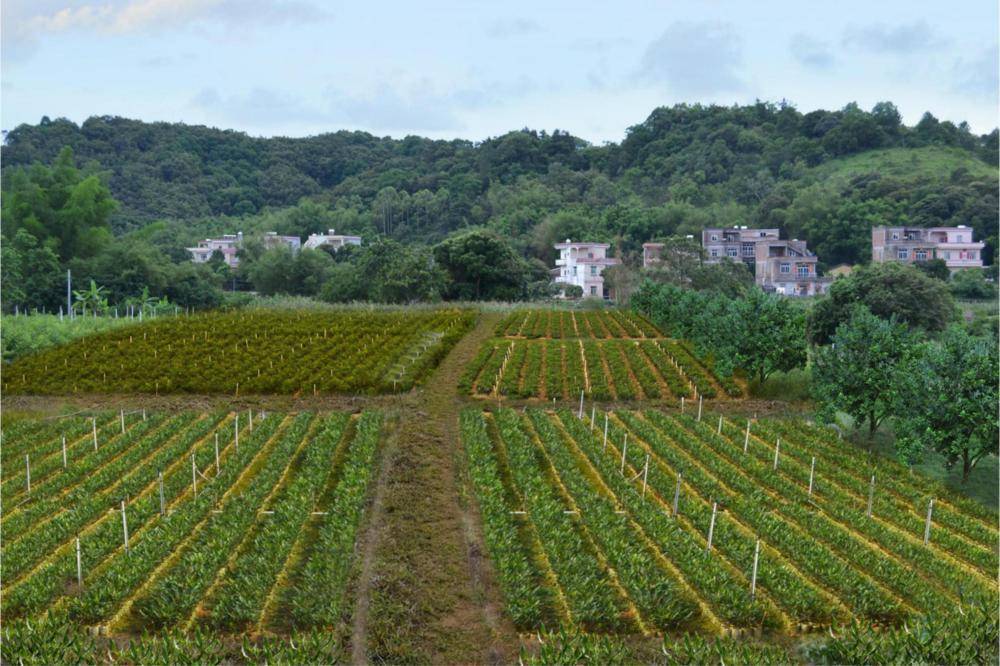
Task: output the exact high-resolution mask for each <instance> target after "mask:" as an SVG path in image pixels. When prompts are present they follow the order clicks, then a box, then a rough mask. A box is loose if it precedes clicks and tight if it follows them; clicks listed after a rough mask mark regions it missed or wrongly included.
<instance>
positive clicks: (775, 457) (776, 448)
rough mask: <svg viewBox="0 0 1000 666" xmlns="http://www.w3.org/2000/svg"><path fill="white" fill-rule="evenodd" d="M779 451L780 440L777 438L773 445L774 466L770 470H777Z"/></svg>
mask: <svg viewBox="0 0 1000 666" xmlns="http://www.w3.org/2000/svg"><path fill="white" fill-rule="evenodd" d="M780 450H781V438H780V437H779V438H778V441H776V442H775V443H774V465H773V466H772V467H771V469H778V452H779V451H780Z"/></svg>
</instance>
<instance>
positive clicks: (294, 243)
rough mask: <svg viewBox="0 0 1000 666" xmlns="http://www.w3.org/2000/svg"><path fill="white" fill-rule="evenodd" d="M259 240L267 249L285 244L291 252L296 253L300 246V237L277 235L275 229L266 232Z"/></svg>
mask: <svg viewBox="0 0 1000 666" xmlns="http://www.w3.org/2000/svg"><path fill="white" fill-rule="evenodd" d="M261 242H263V243H264V247H265V248H266V249H268V250H273V249H274V248H276V247H281V246H282V245H285V246H287V247H288V249H289V250H291V251H292V254H297V253H298V251H299V248H301V247H302V239H301V238H299V237H298V236H279V235H278V232H276V231H268V232H266V233H265V234H264V238H262V239H261Z"/></svg>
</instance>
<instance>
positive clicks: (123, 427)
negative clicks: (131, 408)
mask: <svg viewBox="0 0 1000 666" xmlns="http://www.w3.org/2000/svg"><path fill="white" fill-rule="evenodd" d="M118 415H119V416H120V417H121V420H122V434H123V435H124V434H125V410H124V409H120V410H118Z"/></svg>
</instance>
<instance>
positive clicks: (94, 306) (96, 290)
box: [73, 280, 108, 315]
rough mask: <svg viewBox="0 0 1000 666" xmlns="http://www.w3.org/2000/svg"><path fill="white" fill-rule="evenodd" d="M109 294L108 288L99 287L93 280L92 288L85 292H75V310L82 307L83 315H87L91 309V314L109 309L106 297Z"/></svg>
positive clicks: (91, 282)
mask: <svg viewBox="0 0 1000 666" xmlns="http://www.w3.org/2000/svg"><path fill="white" fill-rule="evenodd" d="M106 293H107V288H105V287H99V286H97V283H96V282H94V281H93V280H91V281H90V286H89V287H88V288H86V289H84V290H83V291H76V290H74V291H73V298H74V299H75V303H74V304H73V305H74V308H75V307H76V306H80V312H81V314H84V315H85V314H87V308H88V307H89V308H90V311H91V312H101V311H103V310H106V309H107V307H108V299H107V297H106V296H105V294H106Z"/></svg>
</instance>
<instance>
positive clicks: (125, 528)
mask: <svg viewBox="0 0 1000 666" xmlns="http://www.w3.org/2000/svg"><path fill="white" fill-rule="evenodd" d="M122 536H124V537H125V554H126V555H128V554H129V553H128V520H127V519H126V518H125V500H122Z"/></svg>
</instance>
